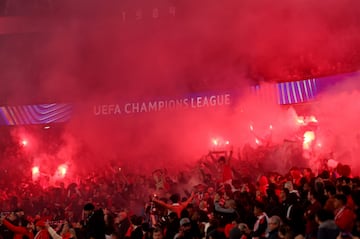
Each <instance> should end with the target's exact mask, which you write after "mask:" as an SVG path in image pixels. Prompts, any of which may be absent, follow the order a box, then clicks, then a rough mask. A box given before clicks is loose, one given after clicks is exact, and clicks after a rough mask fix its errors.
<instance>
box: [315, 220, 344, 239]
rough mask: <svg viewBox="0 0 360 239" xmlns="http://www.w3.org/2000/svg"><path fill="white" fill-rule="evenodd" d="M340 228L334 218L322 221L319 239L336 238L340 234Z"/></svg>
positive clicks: (318, 234)
mask: <svg viewBox="0 0 360 239" xmlns="http://www.w3.org/2000/svg"><path fill="white" fill-rule="evenodd" d="M339 232H340V230H339V228H338V227H337V226H336V224H335V222H334V220H327V221H325V222H322V223H320V225H319V229H318V233H317V239H336V237H337V236H338V235H339Z"/></svg>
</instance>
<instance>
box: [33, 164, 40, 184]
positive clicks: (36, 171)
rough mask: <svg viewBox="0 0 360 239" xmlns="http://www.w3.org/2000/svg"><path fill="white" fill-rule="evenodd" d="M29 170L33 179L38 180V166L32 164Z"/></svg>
mask: <svg viewBox="0 0 360 239" xmlns="http://www.w3.org/2000/svg"><path fill="white" fill-rule="evenodd" d="M31 172H32V179H33V181H36V180H38V179H39V177H40V168H39V167H38V166H34V167H32V169H31Z"/></svg>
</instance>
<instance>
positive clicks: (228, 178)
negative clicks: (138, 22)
mask: <svg viewBox="0 0 360 239" xmlns="http://www.w3.org/2000/svg"><path fill="white" fill-rule="evenodd" d="M212 158H213V161H212V162H213V164H212V165H210V164H206V165H205V166H204V165H203V163H200V164H197V165H202V167H198V168H197V170H198V171H199V174H198V175H200V177H199V178H200V180H198V181H194V180H192V179H193V177H192V176H191V171H188V172H185V171H183V172H181V173H178V174H177V175H176V177H175V176H173V175H169V173H168V172H167V171H166V170H165V169H158V170H155V171H154V172H153V173H152V175H131V174H129V175H126V174H124V173H123V172H122V171H120V170H111V169H109V170H103V171H101V172H98V173H93V174H91V176H89V177H87V178H84V179H82V180H78V181H77V182H76V183H75V182H73V183H70V184H68V185H65V184H64V183H59V184H58V185H57V186H51V187H47V188H44V187H41V186H40V185H39V183H37V182H24V181H23V180H21V175H20V174H19V175H18V177H14V175H12V178H6V179H5V178H3V177H2V180H0V198H1V200H0V207H1V209H2V213H1V218H0V222H1V226H0V236H1V237H2V238H4V239H10V238H30V239H32V238H35V239H40V238H56V239H58V238H86V239H90V238H91V239H98V238H99V239H100V238H101V239H105V238H111V239H125V238H126V239H150V238H155V239H162V238H166V239H200V238H209V239H227V238H229V239H250V238H254V239H255V238H270V239H274V238H289V239H290V238H296V239H299V238H307V239H332V238H334V239H335V238H340V239H341V238H357V237H358V236H360V210H359V206H358V205H360V190H359V189H360V179H359V178H358V177H353V176H351V169H350V167H349V166H347V165H341V164H338V165H337V167H336V168H323V169H322V170H321V171H320V172H319V173H317V175H315V174H314V173H313V172H312V170H311V169H310V168H302V169H300V168H297V167H292V168H291V169H290V170H289V171H288V173H287V174H285V175H281V174H279V173H276V172H267V173H264V172H261V171H259V170H253V171H251V172H250V173H249V174H247V175H241V174H239V173H237V172H236V170H235V168H236V167H235V165H234V164H235V163H239V162H237V161H233V162H231V160H230V158H231V156H227V155H219V156H218V155H216V157H212ZM210 168H215V169H216V170H217V171H216V172H218V174H217V173H216V172H215V171H213V173H209V172H211V170H210ZM249 168H251V167H249ZM205 169H209V170H205Z"/></svg>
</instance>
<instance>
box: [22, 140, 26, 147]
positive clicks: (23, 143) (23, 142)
mask: <svg viewBox="0 0 360 239" xmlns="http://www.w3.org/2000/svg"><path fill="white" fill-rule="evenodd" d="M21 145H22V146H24V147H25V146H27V145H28V141H27V140H26V139H23V140H21Z"/></svg>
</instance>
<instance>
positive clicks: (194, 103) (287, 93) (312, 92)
mask: <svg viewBox="0 0 360 239" xmlns="http://www.w3.org/2000/svg"><path fill="white" fill-rule="evenodd" d="M359 77H360V72H353V73H348V74H342V75H337V76H329V77H322V78H317V79H307V80H301V81H293V82H281V83H274V84H266V85H255V86H252V87H250V88H249V92H250V94H254V95H256V97H260V98H261V97H263V100H275V101H276V102H277V103H278V104H280V105H289V104H298V103H305V102H311V101H312V100H314V99H316V96H317V95H318V93H320V92H323V91H325V90H327V89H328V88H330V87H334V86H335V87H336V85H337V84H338V83H340V82H343V81H346V80H352V81H354V82H355V81H357V78H359ZM356 87H358V88H359V89H360V84H359V85H358V86H356ZM264 96H271V98H266V97H264ZM240 98H241V95H240V94H239V92H236V91H235V90H234V91H229V92H221V93H220V92H216V93H209V92H207V93H198V94H193V95H189V96H184V97H173V98H171V97H170V98H160V99H159V98H157V99H153V100H141V99H140V100H136V101H135V100H124V101H120V102H109V103H107V104H94V105H86V104H85V105H84V104H73V103H68V104H64V103H53V104H37V105H20V106H0V125H8V126H14V125H36V124H50V123H64V122H68V121H69V120H70V119H71V118H72V117H73V116H74V115H75V114H76V113H77V112H84V109H85V111H86V112H87V114H88V115H89V116H92V117H97V118H101V117H105V116H107V117H109V116H110V117H111V116H113V117H119V116H125V115H139V116H142V115H146V114H149V113H155V114H156V113H160V112H172V111H174V110H183V109H185V110H195V109H197V110H202V109H209V108H216V107H232V105H233V104H234V103H236V102H237V101H239V100H240ZM79 107H84V109H79Z"/></svg>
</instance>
